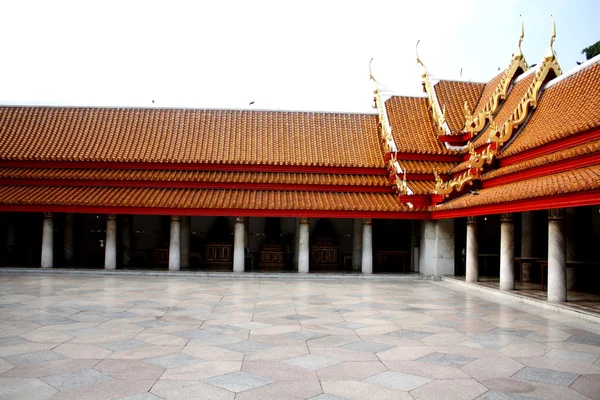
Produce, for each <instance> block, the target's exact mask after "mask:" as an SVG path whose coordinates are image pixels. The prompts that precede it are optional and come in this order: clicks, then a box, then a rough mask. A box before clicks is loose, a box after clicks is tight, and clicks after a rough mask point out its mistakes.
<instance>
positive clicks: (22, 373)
mask: <svg viewBox="0 0 600 400" xmlns="http://www.w3.org/2000/svg"><path fill="white" fill-rule="evenodd" d="M96 364H98V360H72V359H64V360H58V361H48V362H43V363H40V364H31V365H24V366H21V367H16V368H13V369H11V370H9V371H7V372H6V373H4V375H3V376H10V377H14V378H40V377H44V376H50V375H56V374H62V373H67V372H73V371H79V370H84V369H90V368H92V367H93V366H94V365H96Z"/></svg>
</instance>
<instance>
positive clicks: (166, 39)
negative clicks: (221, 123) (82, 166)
mask: <svg viewBox="0 0 600 400" xmlns="http://www.w3.org/2000/svg"><path fill="white" fill-rule="evenodd" d="M519 14H522V15H523V18H524V20H525V40H524V43H523V52H524V55H525V57H526V59H527V61H528V63H529V64H530V65H531V64H535V63H538V62H539V61H540V59H541V58H542V57H543V55H544V54H545V52H546V49H547V47H548V43H549V40H550V32H551V19H550V14H554V16H555V17H556V23H557V33H558V34H557V40H556V43H555V50H556V52H557V53H558V60H559V63H560V64H561V66H562V67H563V70H565V71H567V70H569V69H571V68H573V67H574V66H575V62H576V61H583V60H584V59H585V57H584V56H583V55H582V54H580V53H581V50H582V49H583V48H584V47H587V46H588V45H590V44H593V43H595V42H596V41H597V40H600V28H599V24H598V21H597V18H598V15H600V1H595V0H588V1H586V0H570V1H566V0H564V1H558V0H522V1H519V0H505V1H501V0H496V1H475V0H447V1H443V0H440V1H437V0H427V1H425V0H421V1H400V0H396V1H383V0H381V1H380V0H370V1H368V0H367V1H326V0H321V1H312V0H304V1H281V0H280V1H277V2H275V1H273V2H267V1H219V0H212V1H195V2H192V1H174V0H170V1H148V0H144V1H126V0H119V1H115V0H103V1H89V0H88V1H85V0H78V1H59V0H52V1H48V0H45V1H29V0H2V1H0V41H1V53H0V103H2V104H62V105H91V106H143V107H194V108H257V109H296V110H330V111H358V112H362V111H366V112H370V111H371V108H370V106H371V102H372V96H373V95H372V90H373V86H372V83H371V82H370V81H369V79H368V76H369V72H368V64H369V60H370V59H371V58H372V57H373V58H374V61H373V72H374V73H375V75H376V77H377V78H378V79H379V81H380V82H381V83H383V84H385V85H386V86H387V87H390V88H391V89H393V90H394V91H395V92H396V93H398V94H411V93H413V94H414V93H420V90H421V86H420V83H421V79H420V73H421V70H420V68H419V67H418V66H417V65H416V62H415V44H416V42H417V40H419V39H420V40H421V44H420V46H419V54H420V56H421V59H422V60H423V61H424V62H425V63H426V64H427V66H428V68H429V70H430V73H431V74H432V75H434V76H437V77H444V78H459V76H460V70H461V68H463V79H472V80H475V81H484V80H488V79H489V78H491V77H492V76H493V75H495V74H496V73H497V71H498V67H502V68H504V67H506V65H507V64H508V62H509V61H510V58H511V55H512V53H513V51H514V50H515V48H516V44H517V41H518V36H519V29H520V20H519ZM152 100H154V101H155V102H154V103H152ZM251 101H255V104H254V105H252V106H249V102H251Z"/></svg>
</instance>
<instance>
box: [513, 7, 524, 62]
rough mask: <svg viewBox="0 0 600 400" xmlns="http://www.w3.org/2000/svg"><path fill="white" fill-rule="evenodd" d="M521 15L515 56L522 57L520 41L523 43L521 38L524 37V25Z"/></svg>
mask: <svg viewBox="0 0 600 400" xmlns="http://www.w3.org/2000/svg"><path fill="white" fill-rule="evenodd" d="M519 17H521V36H520V37H519V44H518V45H517V51H516V52H515V57H522V56H523V52H522V51H521V43H523V38H524V37H525V27H524V26H523V16H522V15H519Z"/></svg>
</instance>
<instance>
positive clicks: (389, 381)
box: [364, 371, 431, 391]
mask: <svg viewBox="0 0 600 400" xmlns="http://www.w3.org/2000/svg"><path fill="white" fill-rule="evenodd" d="M364 381H365V382H367V383H372V384H375V385H380V386H385V387H388V388H390V389H398V390H404V391H410V390H413V389H416V388H418V387H419V386H422V385H424V384H426V383H429V382H431V379H428V378H423V377H422V376H416V375H410V374H403V373H400V372H392V371H386V372H382V373H380V374H378V375H374V376H372V377H370V378H367V379H365V380H364Z"/></svg>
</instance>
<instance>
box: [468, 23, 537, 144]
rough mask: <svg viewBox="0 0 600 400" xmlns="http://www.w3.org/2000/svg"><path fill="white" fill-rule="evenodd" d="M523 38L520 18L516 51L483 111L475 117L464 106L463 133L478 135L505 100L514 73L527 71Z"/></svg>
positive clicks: (514, 75) (522, 26) (523, 30)
mask: <svg viewBox="0 0 600 400" xmlns="http://www.w3.org/2000/svg"><path fill="white" fill-rule="evenodd" d="M524 37H525V29H524V25H523V18H521V35H520V36H519V43H518V45H517V50H516V51H515V53H514V54H513V57H512V59H511V61H510V64H509V66H508V68H506V70H505V71H504V73H503V74H502V78H500V81H499V82H498V85H497V86H496V88H495V89H494V92H493V93H492V95H491V96H490V98H489V99H487V103H486V104H485V106H484V107H483V109H482V110H481V111H480V112H479V113H477V115H473V114H472V113H471V111H470V105H469V104H468V103H467V102H465V104H464V109H465V120H466V122H465V128H464V132H467V133H472V134H473V135H475V134H477V133H479V132H480V131H481V130H482V129H483V128H484V127H485V124H486V122H487V121H488V120H489V119H490V117H491V116H492V115H494V114H495V113H496V112H497V111H498V109H499V106H500V103H501V102H502V100H504V99H506V96H507V94H508V90H509V88H510V84H511V82H512V81H513V80H514V79H515V77H516V73H517V72H518V71H519V70H521V71H522V72H525V71H527V70H528V69H529V67H528V66H527V62H526V61H525V57H524V56H523V52H522V51H521V43H523V38H524Z"/></svg>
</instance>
